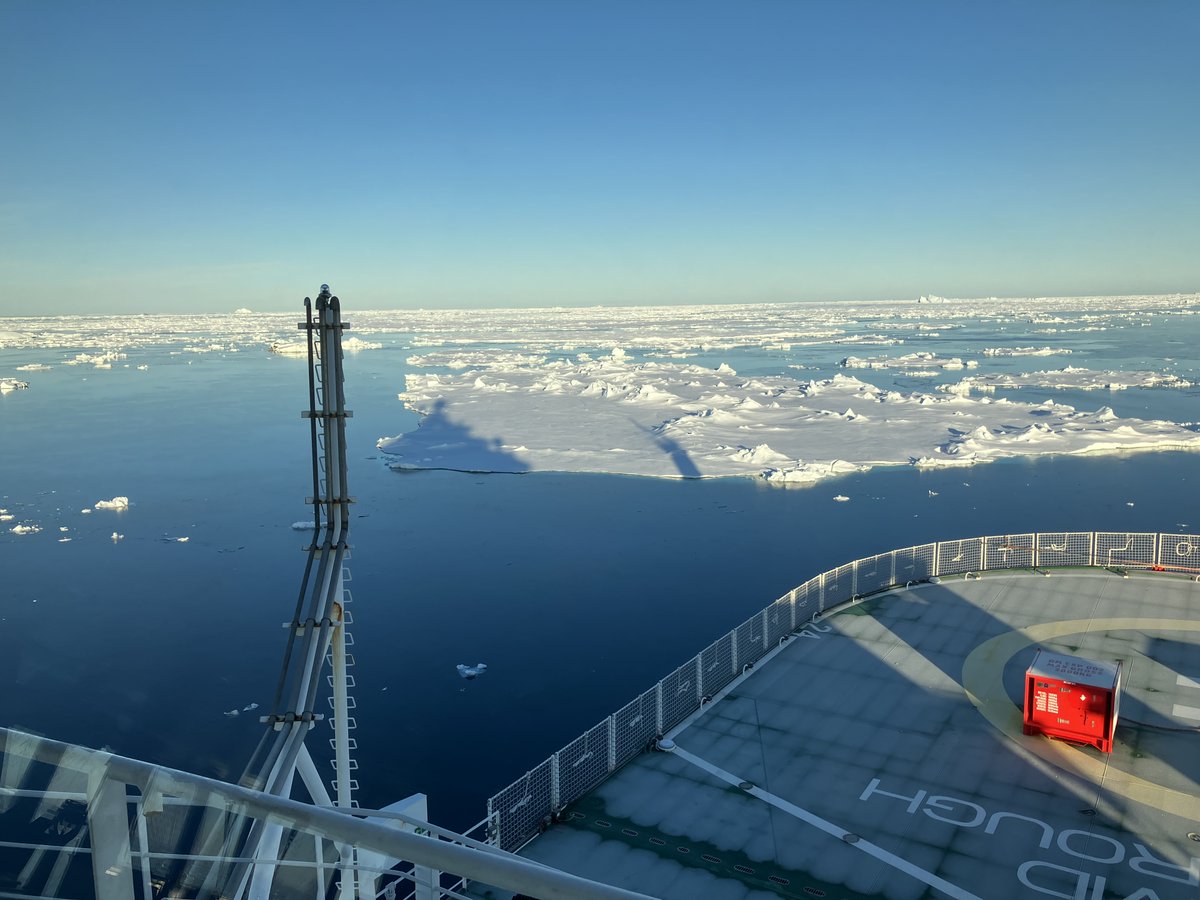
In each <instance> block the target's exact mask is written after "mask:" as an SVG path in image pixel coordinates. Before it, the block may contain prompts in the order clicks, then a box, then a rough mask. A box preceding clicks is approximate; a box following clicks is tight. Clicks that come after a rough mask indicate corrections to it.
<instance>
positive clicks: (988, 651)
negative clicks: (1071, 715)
mask: <svg viewBox="0 0 1200 900" xmlns="http://www.w3.org/2000/svg"><path fill="white" fill-rule="evenodd" d="M1096 630H1104V631H1200V623H1198V622H1195V621H1193V620H1191V619H1142V618H1129V619H1069V620H1066V621H1063V622H1046V623H1044V624H1042V625H1031V626H1030V627H1028V628H1023V629H1021V630H1020V631H1010V632H1008V633H1007V634H1002V635H1000V636H998V637H994V638H992V639H991V640H988V641H984V642H983V643H982V644H980V645H979V646H978V647H976V648H975V649H974V650H972V651H971V653H970V654H969V655H968V656H967V658H966V660H965V661H964V662H963V676H962V684H963V690H964V691H966V694H967V699H969V700H970V701H971V703H972V704H974V705H975V707H976V708H977V709H978V710H979V711H980V712H981V713H983V717H984V718H985V719H987V720H988V721H989V722H991V723H992V725H993V726H995V727H996V729H997V730H998V731H1000V732H1001V733H1002V734H1003V735H1004V736H1005V737H1007V738H1009V739H1010V740H1012V741H1014V742H1016V743H1017V744H1018V745H1020V747H1021V749H1022V750H1025V751H1027V752H1029V753H1032V754H1033V755H1035V756H1037V757H1038V758H1040V759H1041V760H1043V761H1044V762H1047V763H1049V764H1050V765H1052V766H1055V767H1057V768H1059V769H1062V770H1064V771H1066V772H1069V773H1071V774H1073V775H1076V776H1078V777H1080V778H1084V779H1086V780H1087V781H1089V782H1090V783H1092V784H1094V785H1095V786H1096V787H1100V786H1101V785H1103V787H1105V788H1106V789H1108V790H1111V791H1112V792H1113V793H1115V794H1120V795H1121V796H1124V797H1127V798H1129V799H1130V800H1135V801H1137V802H1139V803H1146V804H1149V805H1151V806H1154V807H1157V808H1158V809H1161V810H1163V811H1164V812H1169V813H1172V814H1174V815H1176V816H1180V817H1182V818H1187V819H1190V818H1194V817H1195V814H1196V803H1197V799H1196V796H1195V795H1194V794H1185V793H1183V792H1182V791H1175V790H1172V789H1170V788H1165V787H1163V786H1162V785H1158V784H1155V783H1154V782H1152V781H1147V780H1146V779H1144V778H1138V777H1137V776H1136V775H1130V774H1129V773H1127V772H1122V771H1120V770H1119V769H1117V768H1116V767H1115V766H1110V765H1109V764H1108V759H1107V757H1108V754H1105V758H1104V759H1097V758H1095V757H1092V756H1089V755H1087V754H1086V753H1084V752H1083V751H1082V750H1081V749H1080V748H1078V747H1074V746H1072V745H1070V744H1066V743H1063V742H1062V741H1052V740H1049V739H1046V738H1040V737H1039V738H1030V737H1028V736H1026V735H1024V734H1023V733H1022V731H1021V726H1022V715H1021V710H1020V709H1019V708H1018V707H1017V706H1016V704H1014V703H1013V702H1012V700H1011V699H1010V698H1009V696H1008V693H1007V691H1005V690H1004V682H1003V674H1004V664H1005V663H1007V662H1008V661H1009V660H1010V659H1012V657H1013V656H1014V655H1016V654H1017V653H1018V652H1020V651H1021V650H1023V649H1025V648H1026V647H1028V646H1029V645H1030V644H1037V643H1041V642H1042V641H1047V640H1051V639H1053V638H1059V637H1065V636H1066V635H1070V634H1086V633H1087V632H1089V631H1096Z"/></svg>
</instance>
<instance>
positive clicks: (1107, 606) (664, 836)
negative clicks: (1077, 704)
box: [477, 570, 1200, 900]
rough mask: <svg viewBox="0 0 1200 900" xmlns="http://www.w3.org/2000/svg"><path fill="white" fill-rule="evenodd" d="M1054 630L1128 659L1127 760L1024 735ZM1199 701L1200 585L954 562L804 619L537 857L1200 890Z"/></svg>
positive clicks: (783, 872) (723, 871)
mask: <svg viewBox="0 0 1200 900" xmlns="http://www.w3.org/2000/svg"><path fill="white" fill-rule="evenodd" d="M1038 646H1043V647H1047V648H1050V649H1052V650H1055V651H1057V652H1063V653H1069V654H1072V655H1076V656H1083V657H1087V658H1090V659H1098V660H1107V661H1114V660H1118V659H1119V660H1122V661H1123V667H1124V673H1125V676H1124V677H1125V679H1126V684H1125V689H1124V693H1123V698H1122V701H1121V708H1120V714H1121V720H1120V723H1119V725H1118V728H1117V734H1116V741H1115V745H1116V746H1115V750H1114V752H1113V753H1112V754H1111V755H1109V754H1103V753H1100V752H1099V751H1098V750H1096V749H1092V748H1082V747H1077V746H1074V745H1070V744H1066V743H1064V742H1062V741H1052V740H1050V739H1048V738H1045V737H1041V736H1036V737H1025V736H1023V735H1022V734H1021V733H1020V722H1021V713H1020V707H1021V702H1022V688H1023V676H1024V672H1025V669H1026V667H1027V666H1028V665H1029V663H1030V661H1031V659H1032V657H1033V655H1034V652H1035V650H1036V648H1037V647H1038ZM964 673H965V674H964ZM1181 676H1182V677H1181ZM1188 679H1190V681H1189V680H1188ZM1195 716H1200V584H1197V583H1194V582H1192V581H1190V580H1188V579H1186V578H1182V577H1178V576H1166V575H1154V574H1149V573H1146V574H1133V575H1131V577H1129V578H1121V577H1119V576H1117V575H1114V574H1111V573H1107V572H1103V571H1097V570H1080V571H1077V572H1065V571H1055V572H1054V573H1053V574H1052V575H1051V576H1050V577H1045V576H1042V575H1038V574H1036V573H1029V572H1024V571H1020V572H1017V571H1014V572H990V573H987V574H986V575H985V576H984V577H983V578H982V579H978V580H969V581H963V580H943V581H942V582H941V583H938V584H925V585H919V586H916V587H913V588H911V589H909V590H897V591H895V592H892V593H889V594H886V595H881V596H880V597H877V598H873V599H871V600H868V601H865V602H861V603H859V604H857V605H854V606H849V607H844V608H843V609H841V610H840V611H835V612H834V613H833V614H830V615H828V616H827V617H826V618H824V619H822V620H820V621H819V622H817V623H814V624H811V625H809V626H808V627H807V628H805V629H804V630H803V631H802V632H800V633H799V635H798V636H795V637H792V638H791V639H790V640H789V641H788V642H787V643H785V644H784V645H783V647H782V648H781V649H780V650H779V652H777V653H776V654H775V655H774V656H772V657H769V658H768V659H766V660H765V661H763V662H761V663H760V664H759V666H758V667H757V668H756V669H755V670H754V671H752V672H751V673H750V674H749V675H748V676H747V677H746V678H744V679H743V680H741V681H739V682H735V683H734V684H733V685H732V686H731V688H730V689H729V691H728V693H727V695H725V696H719V697H718V698H717V700H716V701H715V702H713V703H710V704H708V705H706V706H705V707H704V708H703V709H702V710H701V711H700V713H698V714H697V715H696V716H695V717H693V719H692V720H689V722H687V723H685V724H684V725H683V726H681V728H680V729H678V731H677V733H676V734H674V735H673V737H674V739H675V741H676V743H677V745H678V747H679V748H680V751H682V752H654V753H646V754H643V755H642V756H640V757H638V758H636V759H635V760H634V761H633V762H631V763H630V764H629V765H627V766H625V767H624V768H622V769H620V770H619V771H618V772H617V773H616V774H615V775H614V776H613V777H612V778H610V779H609V780H608V781H606V782H605V783H604V784H602V785H601V786H600V787H599V788H597V789H596V790H595V791H593V792H592V793H591V794H589V795H587V796H585V797H584V798H582V799H581V800H580V801H578V802H577V803H575V804H574V805H573V806H572V807H570V808H569V809H568V811H567V819H566V821H564V822H563V823H561V824H558V825H555V826H553V827H552V828H550V829H549V830H548V831H547V832H546V833H544V834H543V835H541V836H540V837H539V838H537V839H536V840H534V841H533V842H532V843H531V844H529V845H528V846H527V847H526V848H525V849H524V850H523V851H522V854H523V855H525V856H528V857H530V858H532V859H536V860H540V861H542V862H545V863H548V864H550V865H553V866H556V867H559V868H562V869H565V870H567V871H570V872H574V873H576V874H579V875H583V876H586V877H590V878H594V879H596V880H600V881H606V882H608V883H611V884H617V885H620V886H623V887H628V888H632V889H634V890H638V891H641V892H644V893H647V894H651V895H653V896H658V897H663V898H672V900H674V898H678V900H697V898H720V900H725V898H728V900H735V898H756V900H757V898H763V900H766V898H771V897H779V896H783V897H804V898H807V897H829V898H847V897H888V898H898V900H899V898H917V897H944V896H958V897H964V898H965V897H972V896H974V897H979V898H988V900H991V898H1013V897H1065V898H1077V900H1104V898H1113V897H1121V898H1124V897H1131V896H1136V897H1139V898H1147V900H1152V898H1156V897H1157V898H1160V900H1166V898H1184V897H1187V898H1196V897H1200V859H1196V857H1200V836H1197V837H1196V838H1192V837H1189V833H1193V834H1195V833H1198V832H1200V788H1198V786H1197V785H1198V782H1200V731H1197V728H1198V727H1200V719H1197V718H1195ZM743 783H745V784H744V785H743ZM881 857H882V858H881ZM477 891H478V894H477V895H478V896H482V897H508V896H509V895H508V894H506V893H504V892H493V891H489V890H488V889H477ZM1139 891H1140V893H1139Z"/></svg>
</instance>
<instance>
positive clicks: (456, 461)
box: [376, 400, 529, 473]
mask: <svg viewBox="0 0 1200 900" xmlns="http://www.w3.org/2000/svg"><path fill="white" fill-rule="evenodd" d="M376 446H378V447H379V449H380V450H382V451H383V452H385V453H387V454H389V455H390V456H394V457H395V459H394V460H392V461H390V462H389V463H388V465H389V466H390V467H391V468H392V469H396V470H406V469H449V470H451V471H456V472H506V473H521V472H528V471H529V464H528V463H526V462H525V461H524V460H522V459H521V458H520V457H519V456H517V455H516V454H515V453H513V452H512V451H511V450H509V449H508V448H506V447H505V445H504V439H503V438H501V437H481V436H479V435H476V434H474V433H473V432H472V431H471V429H470V428H468V427H466V426H465V425H462V424H460V423H458V422H455V421H454V420H453V419H451V418H450V417H449V416H448V415H447V414H446V402H445V401H444V400H438V401H437V403H435V404H434V406H433V409H432V410H431V411H430V412H429V413H427V414H426V415H425V416H423V417H422V419H421V422H420V424H419V425H418V426H417V430H416V431H410V432H407V433H406V434H401V435H397V436H396V437H390V438H380V439H379V441H378V443H377V445H376Z"/></svg>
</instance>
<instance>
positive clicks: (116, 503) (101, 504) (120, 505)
mask: <svg viewBox="0 0 1200 900" xmlns="http://www.w3.org/2000/svg"><path fill="white" fill-rule="evenodd" d="M95 509H129V498H128V497H113V498H112V499H111V500H97V501H96V503H95Z"/></svg>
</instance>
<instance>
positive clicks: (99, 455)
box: [0, 347, 1200, 827]
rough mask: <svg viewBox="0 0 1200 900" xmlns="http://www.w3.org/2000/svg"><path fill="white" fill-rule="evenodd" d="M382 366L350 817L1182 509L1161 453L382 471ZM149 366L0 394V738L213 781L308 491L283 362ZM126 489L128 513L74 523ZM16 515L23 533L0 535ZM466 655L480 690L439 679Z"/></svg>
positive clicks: (485, 780)
mask: <svg viewBox="0 0 1200 900" xmlns="http://www.w3.org/2000/svg"><path fill="white" fill-rule="evenodd" d="M405 355H406V354H405V352H404V351H403V350H402V349H401V348H398V347H397V348H388V349H385V350H382V351H376V352H373V353H364V354H361V355H358V356H353V357H349V358H348V361H347V372H348V383H347V388H346V390H347V396H348V398H349V405H350V406H351V408H353V409H354V411H355V418H354V419H352V420H351V421H350V429H349V434H350V441H351V470H350V475H351V483H352V489H353V492H354V494H355V495H356V497H357V499H358V503H357V505H356V506H355V507H354V510H353V512H354V516H355V518H354V519H353V522H352V534H351V541H352V543H353V545H354V552H353V558H352V560H351V562H350V569H351V573H352V582H351V584H350V587H351V589H352V590H353V595H354V599H355V602H354V605H353V607H352V611H353V613H354V616H355V622H354V626H353V628H352V632H353V635H354V639H355V646H354V648H353V652H354V654H355V657H356V661H357V665H356V667H355V670H354V674H355V676H356V681H357V686H356V688H355V689H354V691H353V692H352V693H353V695H354V696H355V698H356V701H357V710H356V719H357V723H358V730H357V732H356V738H357V740H358V746H359V751H358V760H359V763H360V765H361V768H360V770H359V772H358V780H359V782H360V785H361V797H360V800H361V802H362V803H363V805H364V806H370V805H380V804H384V803H387V802H390V801H392V800H395V799H398V798H400V797H402V796H405V795H407V794H409V793H412V792H414V791H425V792H427V793H428V794H429V795H430V798H431V801H430V802H431V810H432V813H433V816H434V817H435V819H436V820H438V821H439V822H441V823H444V824H447V825H451V826H454V827H464V826H466V825H469V824H472V823H474V822H476V821H478V820H479V819H481V818H482V817H483V815H484V811H485V809H484V804H485V801H486V798H487V797H488V796H489V795H490V794H492V793H494V792H495V791H496V790H498V789H499V788H501V787H503V786H505V785H507V784H508V783H509V782H511V781H512V780H514V779H515V778H517V777H519V776H520V775H521V774H523V773H524V772H525V770H526V769H528V768H530V767H531V766H533V765H534V764H536V763H538V762H540V761H541V760H542V759H543V758H545V757H546V756H548V755H549V754H550V753H551V752H553V751H555V750H557V749H559V747H561V746H562V745H563V744H564V743H566V742H567V741H568V740H571V739H572V738H574V737H576V736H577V735H578V734H579V733H580V732H581V731H583V730H584V729H585V728H588V727H590V726H591V725H593V724H595V723H596V722H597V721H599V720H600V719H601V718H602V717H603V716H605V715H607V714H608V713H610V712H612V711H614V710H615V709H616V708H618V707H620V706H622V705H623V704H624V703H626V702H627V701H628V700H630V699H631V698H632V697H633V696H634V695H635V694H637V693H639V692H641V691H643V690H645V689H647V688H648V687H650V686H651V685H652V684H653V683H654V682H655V681H657V680H658V679H659V678H661V677H662V676H663V675H664V674H666V673H667V672H668V671H670V670H672V669H674V668H675V667H676V666H677V665H679V664H680V663H682V662H684V661H685V660H686V659H688V658H689V657H690V656H692V655H693V654H694V653H695V652H697V651H698V650H700V649H701V648H702V647H704V646H705V645H707V644H708V643H709V642H711V641H712V640H714V639H715V638H716V637H718V636H719V635H720V634H722V633H724V632H725V631H726V630H728V629H729V628H731V627H732V626H734V625H737V624H738V623H740V622H741V621H743V620H744V619H745V618H746V617H747V616H749V615H750V614H752V613H754V612H757V611H758V610H760V609H761V608H762V607H763V606H765V605H766V604H767V603H769V602H770V601H771V600H773V599H774V598H776V597H777V596H779V595H781V594H782V593H784V592H785V591H786V590H788V589H789V588H791V587H792V586H793V585H795V584H797V583H799V582H802V581H804V580H806V579H807V578H808V577H810V576H811V575H813V574H816V573H817V572H819V571H821V570H824V569H827V568H831V567H832V566H834V565H837V564H839V563H841V562H845V561H849V560H851V559H854V558H856V557H859V556H863V555H866V554H870V553H875V552H879V551H882V550H887V549H890V548H892V547H896V546H907V545H909V544H912V543H918V542H925V541H931V540H938V539H944V538H953V537H963V536H970V535H977V534H994V533H1004V532H1018V531H1020V532H1023V531H1033V530H1091V529H1099V530H1147V531H1155V530H1173V529H1175V528H1177V527H1180V526H1181V525H1182V524H1183V523H1189V522H1191V521H1192V517H1194V515H1195V503H1194V497H1195V493H1194V492H1195V488H1196V485H1197V483H1198V482H1200V456H1196V455H1189V454H1181V453H1156V454H1143V455H1137V456H1131V457H1128V458H1121V457H1102V458H1094V459H1055V460H1044V461H1040V462H1034V463H1024V462H1003V463H995V464H991V465H987V466H980V467H976V468H970V469H961V470H954V471H917V470H913V469H897V470H880V471H876V472H872V473H868V474H866V475H862V476H854V477H850V478H843V479H839V480H836V481H833V482H829V483H827V484H823V485H819V486H817V487H811V488H804V489H780V488H772V487H768V486H766V485H762V484H758V483H756V482H753V481H749V480H725V481H687V482H682V481H666V480H655V479H636V478H626V477H610V476H586V475H556V474H529V475H492V476H480V475H467V474H459V473H452V472H415V473H411V472H410V473H400V472H394V471H392V470H390V469H387V468H386V467H385V465H384V463H383V461H382V460H381V459H379V458H378V457H377V454H376V452H375V449H374V442H375V439H376V438H377V437H379V436H381V435H385V434H389V435H390V434H397V433H399V432H402V431H405V430H409V429H411V428H413V427H415V424H416V419H415V416H413V415H412V414H410V413H406V412H405V411H404V410H403V409H402V408H401V405H400V403H399V402H398V401H397V400H396V397H395V394H396V391H397V390H398V389H399V388H400V386H401V385H402V373H403V369H404V364H403V359H404V356H405ZM143 361H148V362H149V363H150V365H151V368H150V370H149V371H145V372H142V371H138V370H137V369H136V368H134V367H133V365H131V366H130V368H120V367H117V368H114V369H113V370H111V371H92V370H89V369H86V368H84V367H79V368H65V367H56V368H55V369H53V370H51V371H48V372H39V373H30V375H28V376H26V377H27V378H28V379H29V380H30V381H31V384H32V387H31V388H30V389H29V390H27V391H19V392H15V393H12V394H8V395H7V396H4V397H3V398H0V459H2V460H3V462H4V467H3V480H2V481H0V495H2V496H3V499H0V506H3V507H7V508H8V509H9V512H10V513H11V514H13V515H14V516H15V517H16V518H15V519H14V521H13V522H10V523H6V524H5V527H4V529H3V530H2V531H0V571H2V572H3V579H2V582H0V634H2V635H3V642H4V643H3V646H4V651H3V653H0V722H3V723H4V724H7V725H13V726H17V727H22V728H26V729H30V730H34V731H37V732H40V733H43V734H46V735H49V736H52V737H54V738H58V739H61V740H67V741H73V742H78V743H83V744H87V745H90V746H107V747H110V748H111V749H113V750H114V751H116V752H118V753H122V754H127V755H133V756H140V757H144V758H148V759H151V760H153V761H156V762H161V763H165V764H168V765H171V766H176V767H180V768H185V769H191V770H195V771H199V772H201V773H204V774H210V775H216V776H219V777H225V778H236V776H237V775H238V774H239V773H240V772H241V770H242V767H243V765H244V764H245V761H246V760H247V758H248V756H249V754H250V751H251V749H252V748H253V746H254V744H255V743H256V741H257V739H258V737H259V734H260V728H261V726H260V725H258V724H257V721H256V720H255V718H254V717H255V716H256V715H257V712H245V713H242V714H240V715H239V716H236V717H232V716H227V715H225V712H227V711H229V710H232V709H235V708H236V709H240V708H242V707H244V706H247V705H249V704H250V703H259V704H262V706H264V707H265V706H266V705H267V704H268V703H269V702H270V699H271V695H272V693H273V691H274V686H275V679H276V677H277V672H278V667H279V664H280V661H281V656H282V651H283V646H284V637H285V636H284V632H283V629H282V628H281V623H282V622H284V620H286V619H288V618H289V617H290V616H291V610H292V606H293V604H294V602H295V595H296V591H297V589H298V587H299V583H300V575H301V569H302V565H303V561H304V556H303V554H302V553H301V552H300V550H299V547H300V545H301V544H302V543H303V542H304V540H305V538H306V535H304V534H302V533H299V532H295V531H292V530H291V529H290V527H289V526H290V523H291V522H293V521H296V520H299V519H303V518H305V517H306V515H307V514H308V509H307V507H305V505H304V503H303V498H304V497H305V496H306V495H307V494H309V493H311V486H310V483H309V481H308V477H309V476H308V473H309V463H308V431H307V425H306V423H305V422H304V421H303V420H301V419H300V417H299V410H300V409H301V408H302V407H303V406H304V405H305V404H306V391H307V387H306V374H305V363H304V362H303V361H301V360H290V359H284V358H280V357H276V356H271V355H269V354H266V353H265V352H264V353H251V352H243V353H237V354H204V355H198V356H188V357H186V358H185V357H182V356H171V355H168V354H166V353H165V352H164V353H162V354H159V355H154V354H153V353H150V352H149V351H146V352H145V353H144V354H143V356H142V358H138V359H131V360H129V362H130V363H131V364H134V363H140V362H143ZM0 374H4V373H0ZM10 374H11V373H10ZM1096 405H1099V404H1096ZM931 491H932V492H935V493H936V496H931V495H930V492H931ZM121 494H123V495H127V496H129V497H130V498H131V500H132V502H133V504H134V505H133V506H132V507H131V508H130V509H129V510H126V511H123V512H107V511H97V512H93V513H91V514H90V515H83V514H81V513H80V510H81V509H82V508H84V507H90V506H92V505H93V504H94V503H95V502H96V501H97V500H100V499H107V498H111V497H113V496H115V495H121ZM837 494H844V495H847V496H849V497H850V498H851V499H850V501H849V502H846V503H838V502H834V501H833V499H832V498H833V497H834V496H835V495H837ZM1130 503H1132V504H1133V505H1132V506H1131V505H1129V504H1130ZM22 521H30V522H36V523H38V524H40V525H41V526H42V527H43V529H44V530H43V531H42V532H41V533H40V534H35V535H27V536H16V535H13V534H11V533H9V531H8V530H7V529H8V527H10V526H11V525H13V524H17V523H18V522H22ZM59 526H65V527H67V528H69V529H70V530H69V531H68V532H59V531H58V528H59ZM113 531H118V532H119V533H123V534H124V535H125V538H124V540H122V541H119V542H116V543H114V542H113V541H111V540H110V539H109V535H110V534H111V533H112V532H113ZM60 536H70V537H71V538H72V541H71V542H69V543H59V540H58V539H59V537H60ZM183 536H186V537H188V538H189V540H188V542H187V543H180V542H178V541H175V540H173V539H174V538H177V537H183ZM480 661H482V662H486V663H487V664H488V666H489V669H488V671H487V673H486V674H485V675H484V676H483V677H481V678H479V679H478V680H475V681H472V682H465V681H463V680H462V679H461V678H459V676H458V674H457V672H456V671H455V665H456V664H457V663H460V662H465V663H475V662H480ZM320 727H321V728H322V730H323V731H326V732H327V731H328V729H327V728H325V726H320ZM318 737H322V738H323V737H325V735H324V734H319V735H318ZM312 747H313V749H314V752H315V753H316V755H318V756H322V755H323V754H322V751H323V750H324V749H325V748H326V747H327V744H326V742H325V741H324V740H321V741H313V742H312ZM320 764H321V765H325V763H324V761H323V760H321V761H320Z"/></svg>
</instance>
